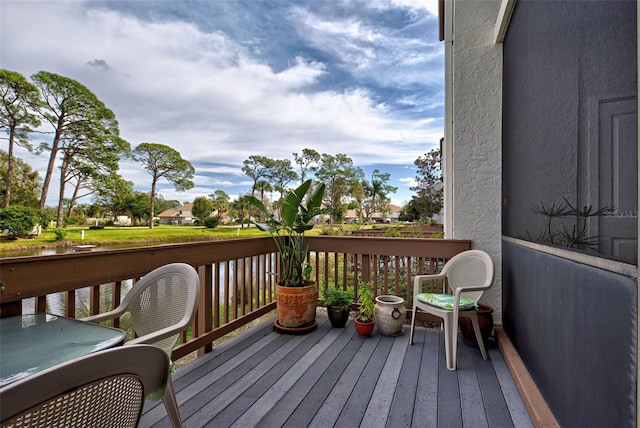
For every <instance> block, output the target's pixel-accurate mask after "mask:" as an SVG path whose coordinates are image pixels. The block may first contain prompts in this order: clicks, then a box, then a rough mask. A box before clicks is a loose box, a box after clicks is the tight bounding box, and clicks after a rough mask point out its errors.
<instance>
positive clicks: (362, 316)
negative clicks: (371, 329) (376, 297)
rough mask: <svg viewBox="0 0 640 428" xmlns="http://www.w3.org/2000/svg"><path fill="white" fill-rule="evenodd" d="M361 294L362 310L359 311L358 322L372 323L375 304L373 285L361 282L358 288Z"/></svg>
mask: <svg viewBox="0 0 640 428" xmlns="http://www.w3.org/2000/svg"><path fill="white" fill-rule="evenodd" d="M358 292H359V293H360V308H359V309H358V321H360V322H372V321H373V311H374V307H375V303H374V301H373V292H372V291H371V283H369V282H361V283H360V287H358Z"/></svg>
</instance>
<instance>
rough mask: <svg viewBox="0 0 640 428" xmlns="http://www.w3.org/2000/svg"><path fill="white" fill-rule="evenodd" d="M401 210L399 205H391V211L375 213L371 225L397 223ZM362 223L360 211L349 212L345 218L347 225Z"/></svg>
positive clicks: (372, 215)
mask: <svg viewBox="0 0 640 428" xmlns="http://www.w3.org/2000/svg"><path fill="white" fill-rule="evenodd" d="M401 210H402V208H400V207H399V206H397V205H389V209H388V210H387V211H385V212H375V213H372V214H371V218H370V222H371V223H396V222H397V221H398V217H399V216H400V211H401ZM359 221H360V215H359V213H358V210H347V213H346V214H345V216H344V222H345V223H346V224H350V223H357V222H359Z"/></svg>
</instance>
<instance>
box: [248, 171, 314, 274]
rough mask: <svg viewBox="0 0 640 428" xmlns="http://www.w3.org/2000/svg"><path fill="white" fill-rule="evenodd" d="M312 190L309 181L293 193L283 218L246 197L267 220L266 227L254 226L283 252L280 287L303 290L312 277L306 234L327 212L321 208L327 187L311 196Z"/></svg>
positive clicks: (255, 200) (286, 204)
mask: <svg viewBox="0 0 640 428" xmlns="http://www.w3.org/2000/svg"><path fill="white" fill-rule="evenodd" d="M310 187H311V180H307V181H305V182H304V183H302V184H301V185H300V186H298V187H297V188H296V189H295V190H292V191H291V192H289V193H288V194H287V195H286V196H285V198H284V201H283V204H282V208H281V209H280V215H279V216H277V215H276V214H275V213H270V212H269V211H268V210H267V208H266V207H265V205H264V204H263V202H262V201H261V200H260V199H258V198H256V197H253V196H245V198H246V200H247V202H248V203H249V204H251V205H252V206H254V207H255V208H257V209H258V210H259V211H260V212H261V213H262V214H263V215H264V218H265V219H266V223H258V222H253V223H254V224H255V225H256V226H257V227H258V229H260V230H262V231H265V232H269V233H270V234H271V236H272V237H273V240H274V241H275V243H276V246H277V247H278V251H279V252H280V271H279V275H280V277H279V281H278V283H279V284H280V285H284V286H288V287H301V286H303V285H305V284H306V280H307V278H308V277H309V275H310V274H311V266H309V265H307V263H306V260H307V255H308V254H309V246H308V245H305V243H304V234H305V232H306V231H307V230H311V229H312V228H313V226H314V224H313V222H312V220H313V218H314V217H315V216H317V215H318V214H321V213H322V212H323V210H322V209H321V208H320V206H321V204H322V196H323V195H324V190H325V186H324V184H323V183H320V184H318V185H317V186H316V187H315V188H314V189H313V190H312V192H311V193H310V194H309V195H307V192H308V191H309V188H310ZM305 195H306V198H305Z"/></svg>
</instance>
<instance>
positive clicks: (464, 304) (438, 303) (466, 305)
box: [416, 293, 476, 311]
mask: <svg viewBox="0 0 640 428" xmlns="http://www.w3.org/2000/svg"><path fill="white" fill-rule="evenodd" d="M416 299H418V300H419V301H421V302H422V303H426V304H427V305H431V306H435V307H437V308H441V309H448V310H450V311H452V310H453V304H454V302H455V299H454V297H453V296H452V295H451V294H432V293H420V294H418V295H417V296H416ZM458 307H459V308H460V310H461V311H468V310H469V309H473V308H475V307H476V302H474V301H473V299H470V298H468V297H460V305H459V306H458Z"/></svg>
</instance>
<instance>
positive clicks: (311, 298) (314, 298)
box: [276, 282, 318, 332]
mask: <svg viewBox="0 0 640 428" xmlns="http://www.w3.org/2000/svg"><path fill="white" fill-rule="evenodd" d="M317 303H318V287H317V285H316V283H315V282H314V283H312V284H310V285H307V286H304V287H283V286H281V285H276V305H277V309H278V319H277V321H276V328H277V329H279V330H282V331H285V332H306V331H311V330H313V329H314V328H315V327H316V326H317V321H316V306H317Z"/></svg>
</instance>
